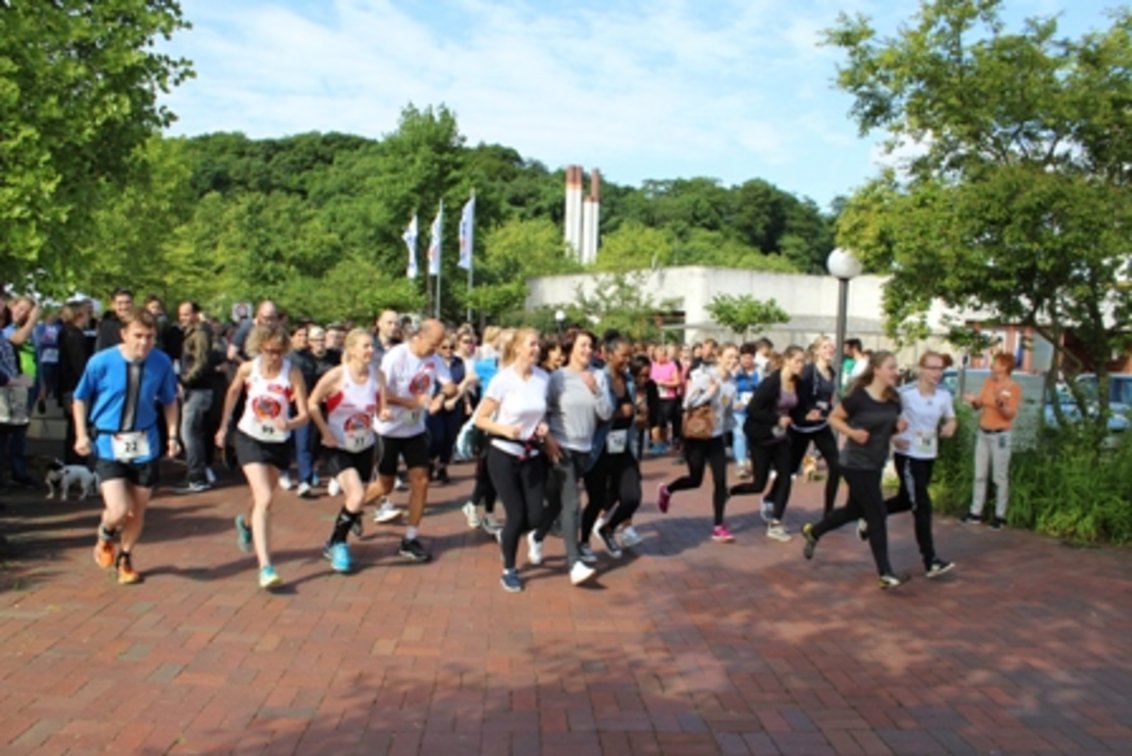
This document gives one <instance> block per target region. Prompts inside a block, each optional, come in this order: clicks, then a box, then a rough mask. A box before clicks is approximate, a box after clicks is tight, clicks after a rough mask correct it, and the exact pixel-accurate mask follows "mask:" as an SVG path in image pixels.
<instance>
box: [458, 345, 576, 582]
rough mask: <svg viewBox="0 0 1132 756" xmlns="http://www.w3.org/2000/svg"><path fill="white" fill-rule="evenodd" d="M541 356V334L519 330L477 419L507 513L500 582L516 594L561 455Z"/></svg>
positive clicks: (506, 350) (508, 347) (477, 425)
mask: <svg viewBox="0 0 1132 756" xmlns="http://www.w3.org/2000/svg"><path fill="white" fill-rule="evenodd" d="M538 358H539V338H538V331H536V330H534V329H533V328H522V329H520V330H518V331H517V332H516V333H515V338H514V341H512V342H511V343H510V344H508V345H507V347H506V348H505V350H504V351H503V353H502V355H501V363H502V364H503V366H501V367H500V369H499V372H498V373H496V374H495V377H494V378H492V379H491V383H489V384H488V386H487V389H486V391H485V392H484V397H483V400H482V401H481V402H480V406H479V408H478V409H477V410H476V415H475V423H476V427H477V428H479V429H481V430H482V431H484V432H485V433H487V434H488V435H490V436H491V439H492V440H491V442H490V445H489V446H488V450H487V469H488V472H489V473H490V475H491V482H492V484H493V485H494V486H495V490H496V491H497V492H498V493H499V498H500V500H501V501H502V502H503V508H504V509H505V510H506V511H507V523H506V524H505V525H504V526H503V532H502V533H501V534H500V538H499V543H500V550H501V551H502V555H503V574H502V576H501V577H500V583H501V584H502V586H503V588H504V590H506V591H509V592H511V593H517V592H518V591H521V590H523V581H522V579H520V578H519V575H518V572H517V571H516V569H515V560H516V553H517V552H518V549H519V539H520V538H522V536H523V533H526V532H529V531H531V530H534V529H535V528H537V527H538V526H539V525H540V524H541V523H542V509H543V500H544V499H545V498H546V476H547V469H548V463H549V461H550V460H548V455H549V456H554V457H555V458H556V457H557V452H558V450H557V448H556V446H555V444H554V441H553V439H552V438H551V437H550V435H549V427H548V425H547V423H546V421H545V419H544V418H545V417H546V409H547V403H546V397H547V389H548V387H549V376H547V374H546V372H545V371H543V370H542V368H540V367H538ZM536 561H537V560H536Z"/></svg>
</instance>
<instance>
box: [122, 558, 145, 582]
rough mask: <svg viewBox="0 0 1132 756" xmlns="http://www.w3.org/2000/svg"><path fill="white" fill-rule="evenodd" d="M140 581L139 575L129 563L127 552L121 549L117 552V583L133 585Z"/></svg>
mask: <svg viewBox="0 0 1132 756" xmlns="http://www.w3.org/2000/svg"><path fill="white" fill-rule="evenodd" d="M140 582H141V575H139V574H138V573H137V572H135V571H134V566H133V565H132V564H130V555H129V553H127V552H125V551H123V552H121V553H119V554H118V584H119V585H133V584H135V583H140Z"/></svg>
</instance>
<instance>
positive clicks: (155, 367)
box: [73, 308, 178, 585]
mask: <svg viewBox="0 0 1132 756" xmlns="http://www.w3.org/2000/svg"><path fill="white" fill-rule="evenodd" d="M121 317H122V343H120V344H118V345H117V346H115V347H111V348H109V349H104V350H103V351H101V352H98V353H97V354H95V355H94V356H93V357H91V358H90V361H88V362H87V365H86V369H85V370H84V371H83V375H82V378H80V379H79V384H78V386H76V387H75V394H74V406H73V414H74V419H75V451H76V452H78V453H79V454H80V455H82V456H85V455H87V454H90V453H91V452H94V454H95V458H96V462H95V472H96V473H98V477H99V480H100V486H101V490H102V500H103V502H104V504H105V509H104V511H103V513H102V522H101V524H100V525H99V528H98V541H97V543H96V544H95V546H94V561H95V563H96V564H97V565H98V566H99V567H102V568H103V569H108V568H110V567H111V566H114V567H116V568H117V573H118V582H119V583H121V584H122V585H131V584H133V583H138V582H140V581H141V576H140V575H139V574H138V573H137V572H136V571H135V570H134V568H133V565H132V564H131V561H130V555H131V553H132V551H133V547H134V545H135V544H137V541H138V538H139V537H140V536H141V530H142V524H143V523H144V521H145V508H146V506H147V505H148V504H149V499H150V496H151V495H152V494H153V487H154V486H155V485H157V466H158V462H159V460H160V458H161V455H162V449H161V448H160V447H159V444H160V443H161V442H160V435H159V433H158V426H157V424H158V423H159V422H164V423H165V428H166V429H167V431H168V434H167V438H168V441H167V443H166V444H165V446H166V447H167V449H166V450H165V451H166V453H167V454H168V456H169V457H171V458H172V457H175V456H176V455H177V451H178V443H177V379H176V376H175V375H174V373H173V363H172V361H171V360H170V359H169V357H168V356H167V355H166V354H165V353H164V352H162V351H160V350H155V349H154V344H155V343H156V337H157V321H156V320H155V318H154V317H153V315H152V314H151V313H149V312H147V311H146V310H143V309H140V308H134V309H131V310H128V311H127V312H126V313H125V314H124V315H122V316H121ZM158 405H160V406H161V415H162V416H161V417H159V416H158V410H157V408H158ZM88 423H89V426H88ZM88 428H93V429H94V433H95V437H94V439H93V440H92V439H91V438H90V434H89V430H88ZM115 540H120V541H121V548H120V550H119V551H118V553H117V556H116V557H115V552H114V542H115Z"/></svg>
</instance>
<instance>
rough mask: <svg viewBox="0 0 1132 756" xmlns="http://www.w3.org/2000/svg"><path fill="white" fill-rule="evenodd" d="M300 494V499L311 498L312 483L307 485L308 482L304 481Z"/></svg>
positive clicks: (300, 485) (301, 484) (300, 487)
mask: <svg viewBox="0 0 1132 756" xmlns="http://www.w3.org/2000/svg"><path fill="white" fill-rule="evenodd" d="M298 493H299V496H300V497H302V498H305V497H307V496H310V495H311V484H310V483H307V482H306V481H305V480H304V481H303V482H302V483H300V484H299V491H298Z"/></svg>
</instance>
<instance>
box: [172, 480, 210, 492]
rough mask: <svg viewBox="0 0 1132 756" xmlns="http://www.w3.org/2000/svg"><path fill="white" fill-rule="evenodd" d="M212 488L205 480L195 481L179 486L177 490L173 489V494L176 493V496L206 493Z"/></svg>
mask: <svg viewBox="0 0 1132 756" xmlns="http://www.w3.org/2000/svg"><path fill="white" fill-rule="evenodd" d="M211 488H212V486H211V485H209V484H208V483H207V482H205V481H203V480H194V481H191V482H189V483H186V484H185V485H183V486H177V487H176V488H174V489H173V493H175V494H195V493H204V492H205V491H208V490H209V489H211Z"/></svg>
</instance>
